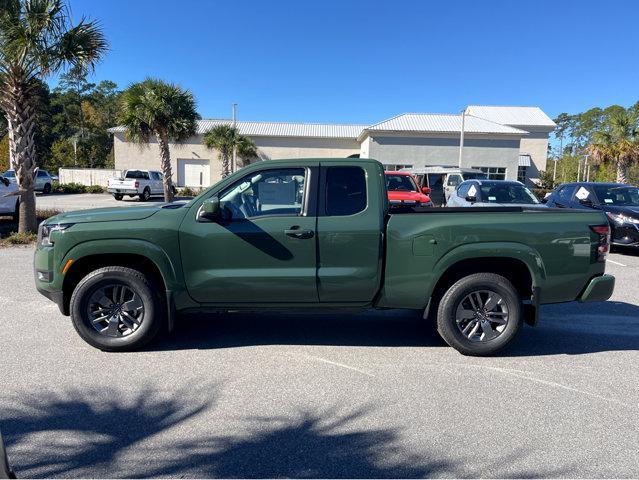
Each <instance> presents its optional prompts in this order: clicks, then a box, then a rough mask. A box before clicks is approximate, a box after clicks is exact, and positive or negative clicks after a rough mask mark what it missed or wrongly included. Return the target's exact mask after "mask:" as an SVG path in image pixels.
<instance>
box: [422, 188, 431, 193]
mask: <svg viewBox="0 0 639 480" xmlns="http://www.w3.org/2000/svg"><path fill="white" fill-rule="evenodd" d="M422 193H423V194H425V195H430V188H428V187H422Z"/></svg>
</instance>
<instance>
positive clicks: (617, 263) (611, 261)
mask: <svg viewBox="0 0 639 480" xmlns="http://www.w3.org/2000/svg"><path fill="white" fill-rule="evenodd" d="M608 261H609V262H610V263H614V264H615V265H619V266H620V267H627V266H628V265H625V264H623V263H619V262H615V261H614V260H610V259H608Z"/></svg>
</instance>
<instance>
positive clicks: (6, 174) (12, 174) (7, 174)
mask: <svg viewBox="0 0 639 480" xmlns="http://www.w3.org/2000/svg"><path fill="white" fill-rule="evenodd" d="M2 176H3V177H7V178H13V177H15V176H16V172H14V171H12V170H8V171H6V172H4V173H3V174H2Z"/></svg>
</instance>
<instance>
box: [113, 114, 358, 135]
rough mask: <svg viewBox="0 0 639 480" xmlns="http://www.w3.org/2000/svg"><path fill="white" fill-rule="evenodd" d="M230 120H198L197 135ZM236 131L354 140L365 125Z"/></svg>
mask: <svg viewBox="0 0 639 480" xmlns="http://www.w3.org/2000/svg"><path fill="white" fill-rule="evenodd" d="M231 123H232V120H226V119H210V120H199V121H198V125H197V133H198V134H200V135H202V134H204V133H206V132H208V131H209V130H210V129H211V128H213V127H216V126H218V125H231ZM236 125H237V128H238V130H239V131H240V133H241V134H242V135H246V136H248V137H306V138H344V139H352V140H355V139H357V137H358V136H359V134H360V133H361V132H362V130H363V129H364V128H366V125H353V124H329V123H293V122H237V123H236ZM125 131H126V128H124V127H122V126H119V127H114V128H110V129H109V132H111V133H123V132H125Z"/></svg>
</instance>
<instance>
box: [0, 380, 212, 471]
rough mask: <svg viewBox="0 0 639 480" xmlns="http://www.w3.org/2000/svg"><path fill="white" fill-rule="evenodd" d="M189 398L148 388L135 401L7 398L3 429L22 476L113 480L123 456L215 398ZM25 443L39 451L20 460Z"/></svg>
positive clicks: (98, 396) (78, 393) (83, 396)
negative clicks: (108, 479) (116, 464)
mask: <svg viewBox="0 0 639 480" xmlns="http://www.w3.org/2000/svg"><path fill="white" fill-rule="evenodd" d="M186 393H187V392H182V393H176V394H171V393H168V392H164V391H162V392H158V391H157V390H155V389H152V388H148V387H146V388H141V389H140V390H139V392H138V393H137V394H136V395H135V396H134V397H133V398H130V397H128V398H126V397H125V395H123V394H122V392H119V391H117V390H116V389H82V390H80V389H78V390H68V391H65V392H64V393H61V394H54V393H50V394H34V395H28V396H25V397H21V398H14V399H8V398H4V399H3V402H2V403H3V408H2V410H1V411H0V428H1V429H2V433H3V435H4V436H5V440H6V441H7V444H8V445H7V446H8V450H9V457H10V461H11V463H12V466H13V468H14V470H15V471H16V473H17V474H18V477H55V476H85V477H88V476H96V475H102V476H113V472H114V470H113V469H112V464H113V462H115V461H116V459H117V456H118V455H119V454H121V453H122V452H123V451H125V450H127V449H129V448H134V446H135V445H136V444H138V443H139V442H141V441H143V440H145V439H147V438H149V437H152V436H153V435H156V434H158V433H160V432H163V431H165V430H167V429H170V428H172V427H174V426H176V425H178V424H181V423H183V422H185V421H187V420H189V419H190V418H192V417H194V416H196V415H198V414H200V413H201V412H203V411H205V410H206V409H207V408H209V406H210V405H211V403H212V398H211V395H207V396H201V397H200V398H197V399H196V398H194V396H193V395H188V396H187V394H186ZM9 403H10V404H11V405H10V406H7V405H8V404H9ZM22 442H25V443H26V444H27V445H30V446H31V445H33V444H35V445H37V447H33V446H31V447H30V448H29V447H28V448H26V449H25V451H26V453H24V454H22V455H18V454H16V451H22V448H20V445H19V444H21V443H22ZM16 444H18V448H16V449H15V450H13V449H12V448H11V447H12V445H14V446H15V445H16ZM12 450H13V451H12ZM96 471H97V472H100V473H98V474H96V473H95V472H96ZM89 472H93V475H90V474H89Z"/></svg>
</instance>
